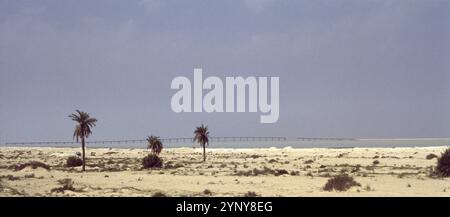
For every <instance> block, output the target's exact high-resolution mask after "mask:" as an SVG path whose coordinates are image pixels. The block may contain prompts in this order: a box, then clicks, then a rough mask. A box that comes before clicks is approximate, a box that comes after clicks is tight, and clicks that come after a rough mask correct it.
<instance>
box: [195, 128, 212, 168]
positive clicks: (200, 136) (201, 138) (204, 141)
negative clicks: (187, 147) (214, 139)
mask: <svg viewBox="0 0 450 217" xmlns="http://www.w3.org/2000/svg"><path fill="white" fill-rule="evenodd" d="M195 141H197V142H198V143H199V144H200V145H201V146H202V147H203V161H206V146H207V145H209V131H208V126H204V125H203V124H202V125H201V126H200V127H197V129H196V130H195V131H194V142H195Z"/></svg>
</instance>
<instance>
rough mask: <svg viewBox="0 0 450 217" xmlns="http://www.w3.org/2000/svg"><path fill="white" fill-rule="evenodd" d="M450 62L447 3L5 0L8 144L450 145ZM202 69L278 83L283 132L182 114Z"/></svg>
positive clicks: (1, 67)
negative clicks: (289, 141)
mask: <svg viewBox="0 0 450 217" xmlns="http://www.w3.org/2000/svg"><path fill="white" fill-rule="evenodd" d="M449 59H450V1H444V0H442V1H438V0H429V1H425V0H420V1H419V0H405V1H394V0H388V1H382V0H380V1H369V0H367V1H360V0H358V1H356V0H354V1H353V0H352V1H350V0H342V1H320V0H319V1H316V0H315V1H312V0H311V1H290V0H285V1H281V0H280V1H276V0H243V1H158V0H138V1H133V0H129V1H114V0H111V1H109V0H108V1H107V0H94V1H70V0H69V1H57V0H48V1H39V0H36V1H21V0H14V1H13V0H0V99H1V102H0V137H1V142H4V141H35V140H70V139H71V135H72V130H73V128H74V123H72V121H70V119H69V118H67V115H68V114H69V113H71V112H73V111H74V110H75V109H81V110H85V111H88V112H89V113H91V114H92V115H93V116H95V117H97V118H98V119H99V123H98V126H97V127H96V128H95V131H94V134H93V136H92V139H123V138H143V137H146V136H147V135H149V134H156V135H160V136H162V137H181V136H182V137H184V136H191V135H192V131H193V130H194V127H195V126H197V125H199V124H200V123H205V124H208V125H209V126H210V129H211V131H212V135H215V136H234V135H236V136H288V137H299V136H306V137H360V138H363V137H364V138H367V137H370V138H375V137H378V138H394V137H450V130H449V129H450V78H449V77H450V61H449ZM194 67H202V68H203V71H204V75H205V76H219V77H225V76H238V75H240V76H279V77H280V118H279V121H278V122H277V123H275V124H260V123H259V114H253V113H251V114H250V113H244V114H237V113H234V114H233V113H232V114H230V113H223V114H218V113H211V114H206V113H201V114H193V113H184V114H183V113H182V114H176V113H174V112H172V110H171V108H170V99H171V96H172V95H173V94H174V91H173V90H171V89H170V83H171V80H172V79H173V78H174V77H176V76H187V77H191V78H192V75H193V68H194Z"/></svg>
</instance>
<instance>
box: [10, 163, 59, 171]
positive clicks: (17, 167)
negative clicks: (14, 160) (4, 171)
mask: <svg viewBox="0 0 450 217" xmlns="http://www.w3.org/2000/svg"><path fill="white" fill-rule="evenodd" d="M25 167H31V168H32V169H37V168H38V167H40V168H44V169H46V170H50V166H48V165H47V164H45V163H42V162H39V161H30V162H28V163H24V164H16V165H12V166H10V169H13V170H15V171H19V170H23V169H25Z"/></svg>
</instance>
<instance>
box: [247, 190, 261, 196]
mask: <svg viewBox="0 0 450 217" xmlns="http://www.w3.org/2000/svg"><path fill="white" fill-rule="evenodd" d="M258 196H259V195H258V194H256V193H255V192H254V191H249V192H247V193H245V194H244V197H258Z"/></svg>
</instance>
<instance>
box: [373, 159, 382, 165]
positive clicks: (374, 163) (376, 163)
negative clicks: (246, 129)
mask: <svg viewBox="0 0 450 217" xmlns="http://www.w3.org/2000/svg"><path fill="white" fill-rule="evenodd" d="M372 164H373V165H378V164H380V161H379V160H374V161H373V162H372Z"/></svg>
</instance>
